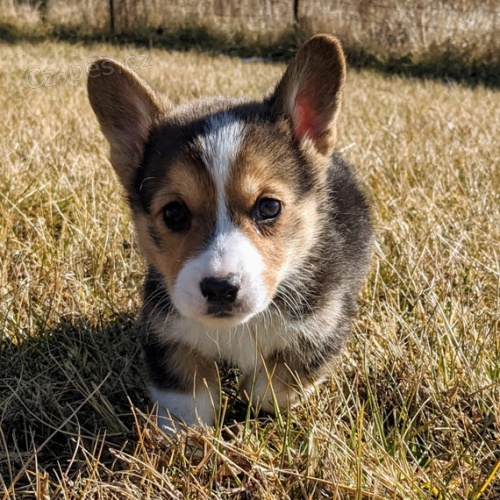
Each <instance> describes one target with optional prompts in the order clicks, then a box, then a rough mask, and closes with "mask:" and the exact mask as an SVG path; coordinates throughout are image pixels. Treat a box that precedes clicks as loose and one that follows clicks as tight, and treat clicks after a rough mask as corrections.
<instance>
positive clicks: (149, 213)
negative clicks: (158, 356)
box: [133, 109, 319, 326]
mask: <svg viewBox="0 0 500 500" xmlns="http://www.w3.org/2000/svg"><path fill="white" fill-rule="evenodd" d="M179 121H181V124H179ZM192 123H193V122H192V120H189V121H188V120H185V122H183V121H182V120H181V117H176V120H175V123H174V124H173V125H172V126H167V127H165V124H164V125H163V127H162V128H161V129H160V130H159V131H158V133H157V134H156V135H154V136H153V137H152V139H151V141H150V143H149V144H148V145H147V146H146V154H145V164H144V166H143V168H142V169H141V171H140V175H138V177H137V179H136V180H135V196H134V199H135V202H134V203H133V209H134V213H135V218H136V226H137V228H138V231H139V235H140V237H139V241H140V242H141V246H142V249H143V252H144V254H145V255H146V258H147V260H148V261H149V262H150V263H152V264H153V265H154V266H155V267H156V268H157V269H158V270H159V271H160V272H161V273H162V274H163V276H164V277H165V280H166V282H167V287H168V290H169V292H170V296H171V299H172V302H173V304H174V306H175V307H176V309H177V310H178V311H179V312H180V313H181V314H182V315H183V316H186V317H190V318H196V319H198V320H200V321H202V322H203V323H205V324H208V325H214V326H220V325H221V324H231V323H241V322H244V321H246V320H248V319H249V318H250V317H252V316H254V315H255V314H257V313H259V312H261V311H263V310H265V309H266V308H267V307H268V305H269V303H270V301H271V300H272V298H273V296H274V295H275V292H276V289H277V287H278V284H279V283H280V282H281V281H282V280H283V279H284V277H285V276H287V275H288V274H289V273H290V272H291V271H293V270H294V269H295V268H296V266H297V265H298V264H299V263H300V261H301V255H302V254H304V253H305V252H307V250H308V249H309V248H310V247H311V245H312V244H313V243H314V239H315V231H316V228H317V227H318V224H319V222H318V221H317V218H318V214H317V202H318V200H317V197H316V196H313V192H314V187H315V185H316V183H317V182H318V181H317V179H315V178H314V176H313V175H311V172H310V169H309V168H308V166H307V165H304V162H303V161H301V159H300V157H299V156H298V154H297V151H296V149H295V148H293V145H292V144H291V142H292V141H291V138H290V137H291V136H290V133H289V131H288V130H287V129H286V125H285V124H284V123H283V124H282V126H281V127H280V126H279V125H277V124H270V123H266V122H258V121H252V120H248V118H247V117H246V116H245V115H242V114H241V113H238V112H237V111H234V110H231V109H230V110H224V111H219V112H216V113H211V114H209V115H208V116H206V117H203V118H201V119H199V120H197V121H196V126H195V127H193V125H192ZM165 128H167V129H169V130H168V131H166V130H165ZM165 133H166V135H165ZM181 136H182V140H181V139H180V137H181ZM172 137H177V138H179V139H178V140H175V141H172V140H171V139H170V138H172ZM137 201H140V202H139V203H137Z"/></svg>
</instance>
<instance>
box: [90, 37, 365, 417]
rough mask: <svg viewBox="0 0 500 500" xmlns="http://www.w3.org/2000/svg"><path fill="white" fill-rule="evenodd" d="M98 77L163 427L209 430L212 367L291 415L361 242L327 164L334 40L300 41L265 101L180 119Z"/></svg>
mask: <svg viewBox="0 0 500 500" xmlns="http://www.w3.org/2000/svg"><path fill="white" fill-rule="evenodd" d="M110 69H111V70H112V71H110ZM106 70H108V71H110V72H109V74H108V75H105V72H106ZM94 74H95V76H94V77H93V76H92V73H91V74H90V77H89V96H90V100H91V103H92V106H93V108H94V111H95V112H96V115H97V117H98V118H99V121H100V123H101V128H102V130H103V132H104V134H105V135H106V137H107V138H108V140H109V142H110V145H111V161H112V164H113V166H114V168H115V170H116V171H117V173H118V175H119V177H120V180H121V181H122V183H123V185H124V186H125V188H126V190H127V195H128V199H129V202H130V206H131V208H132V212H133V215H134V220H135V223H136V227H137V230H138V234H139V242H140V245H141V248H142V251H143V253H144V255H145V257H146V259H147V261H148V264H149V270H148V276H147V279H146V284H145V297H144V307H143V309H142V313H141V319H140V324H141V330H142V332H143V346H144V354H145V360H146V366H147V367H148V371H149V378H150V381H151V396H152V399H154V400H155V401H158V405H159V408H160V415H165V416H167V417H169V416H170V414H172V415H174V416H175V417H178V418H180V419H182V420H184V421H185V422H186V423H187V424H196V423H200V422H201V423H208V424H211V423H213V422H214V419H215V418H216V412H217V406H218V402H219V381H218V372H217V366H218V364H219V363H224V364H229V365H233V366H236V367H238V368H239V369H240V370H241V372H242V390H243V391H244V392H245V393H246V394H247V395H249V396H250V397H251V399H252V402H253V403H254V404H255V405H256V406H259V407H262V408H264V409H266V410H272V409H273V408H274V405H275V404H277V405H278V406H279V407H281V408H286V407H287V406H288V405H290V404H293V403H295V402H296V400H297V398H298V396H299V394H300V393H301V392H306V393H307V392H308V391H310V390H311V389H312V387H314V385H315V384H316V383H319V382H321V381H322V380H323V379H324V377H325V376H326V375H327V373H328V370H329V368H330V367H331V365H332V362H333V360H334V358H335V356H336V355H337V354H338V353H339V351H340V349H341V348H342V346H343V344H344V342H345V339H346V338H347V335H348V331H349V327H350V319H351V318H352V316H353V314H354V311H355V304H356V295H357V292H358V290H359V287H360V285H361V283H362V280H363V278H364V275H365V273H366V268H367V266H368V261H369V252H370V245H371V224H370V217H369V209H368V205H367V202H366V200H365V197H364V195H363V193H362V191H361V189H360V188H359V186H358V183H357V182H356V180H355V178H354V176H353V174H352V172H351V169H350V167H349V166H348V165H347V164H346V163H345V162H344V161H343V160H342V159H341V158H340V157H339V156H337V155H334V154H333V153H332V152H333V147H334V144H335V126H334V125H335V120H336V117H337V114H338V111H339V108H340V95H341V90H342V86H343V82H344V76H345V65H344V59H343V55H342V52H341V49H340V46H339V45H338V42H337V41H336V40H335V39H334V38H332V37H328V36H318V37H314V38H313V39H311V40H310V41H309V42H308V44H306V45H305V46H304V47H303V48H302V49H301V51H299V53H298V55H297V56H296V58H295V59H294V61H292V63H291V64H290V65H289V67H288V69H287V71H286V73H285V75H284V77H283V79H282V80H281V82H280V83H279V84H278V86H277V88H276V90H275V92H274V93H273V94H272V95H271V96H270V97H269V98H267V99H265V100H263V101H262V102H253V101H248V102H247V101H239V100H232V99H227V98H218V99H212V100H202V101H198V102H195V103H192V104H189V105H185V106H181V107H177V108H175V107H173V106H172V105H170V104H169V103H168V102H166V101H164V100H163V101H162V100H160V99H159V98H158V97H157V96H156V95H155V94H154V93H153V92H152V91H150V90H149V88H148V87H147V86H145V84H144V83H143V82H141V81H140V80H139V79H138V78H137V77H136V76H135V75H133V74H131V73H130V72H128V71H127V70H126V69H125V68H123V67H121V66H120V65H118V64H117V63H115V62H112V61H109V60H102V61H99V62H97V63H95V65H94ZM167 423H168V424H169V425H170V424H171V421H170V420H167Z"/></svg>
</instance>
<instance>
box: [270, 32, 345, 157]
mask: <svg viewBox="0 0 500 500" xmlns="http://www.w3.org/2000/svg"><path fill="white" fill-rule="evenodd" d="M345 75H346V66H345V58H344V53H343V51H342V47H341V46H340V42H339V41H338V40H337V38H335V37H333V36H330V35H316V36H314V37H312V38H311V39H310V40H309V41H308V42H307V43H306V44H305V45H303V46H302V48H301V49H300V50H299V51H298V52H297V54H296V55H295V57H294V59H293V60H292V61H291V62H290V64H289V65H288V67H287V69H286V71H285V74H284V75H283V78H282V79H281V81H280V82H279V83H278V85H277V87H276V89H275V91H274V94H273V96H272V97H271V104H272V106H273V109H274V111H275V112H276V113H278V114H281V115H285V116H287V117H288V118H290V119H291V121H292V126H293V134H294V136H295V138H296V139H297V140H298V141H299V142H303V141H305V140H306V139H309V140H311V141H312V143H313V145H314V147H315V149H316V150H317V152H319V153H320V154H322V155H324V156H328V157H329V156H330V155H331V154H332V153H333V148H334V146H335V142H336V128H335V122H336V120H337V116H338V113H339V111H340V104H341V99H342V88H343V86H344V82H345Z"/></svg>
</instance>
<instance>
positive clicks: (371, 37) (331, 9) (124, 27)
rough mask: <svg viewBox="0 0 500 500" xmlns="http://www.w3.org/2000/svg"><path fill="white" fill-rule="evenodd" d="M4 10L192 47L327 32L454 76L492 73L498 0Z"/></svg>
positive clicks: (7, 4)
mask: <svg viewBox="0 0 500 500" xmlns="http://www.w3.org/2000/svg"><path fill="white" fill-rule="evenodd" d="M9 16H10V19H14V20H15V22H17V23H19V22H20V21H19V20H20V19H21V20H22V22H23V23H24V25H25V26H26V25H28V26H33V27H34V29H35V28H36V27H37V26H38V25H42V26H46V27H47V26H48V27H55V28H54V29H55V30H56V31H57V32H58V33H61V32H65V31H64V30H66V32H68V31H71V30H73V32H75V31H77V32H78V33H79V34H82V33H83V34H84V35H89V34H90V35H96V34H97V35H99V36H105V37H110V38H112V37H122V38H120V39H123V37H124V36H125V37H126V38H127V40H129V41H134V39H136V40H145V39H148V37H149V39H151V40H153V41H155V42H156V41H160V42H161V41H162V40H161V39H162V37H163V41H165V40H166V39H168V41H169V42H170V43H171V42H172V40H175V39H176V36H177V38H178V39H180V38H182V40H183V41H184V42H186V41H188V42H190V41H192V42H193V43H195V44H197V45H199V46H200V45H201V46H203V45H206V46H208V45H210V43H213V41H214V40H215V39H216V40H221V38H223V39H224V40H225V43H226V46H229V45H231V44H232V45H233V46H235V45H238V46H240V47H242V46H245V44H246V46H249V45H252V44H253V45H252V46H253V47H256V46H257V45H258V44H260V45H261V46H267V47H269V46H271V45H272V44H274V46H276V45H278V44H279V43H282V42H283V40H285V39H287V40H290V39H291V38H294V39H295V40H296V41H297V42H298V41H300V39H301V38H305V37H306V36H309V35H310V34H312V33H315V32H328V33H333V34H336V35H337V36H339V37H340V39H341V40H342V42H343V44H344V47H345V48H346V50H347V52H348V53H350V54H351V57H352V58H353V59H356V58H357V59H358V60H364V61H366V60H369V61H377V62H383V63H384V64H387V62H388V61H389V64H392V62H391V61H394V60H398V61H403V62H404V64H407V65H410V66H412V65H413V66H418V65H420V66H422V65H433V64H434V65H436V64H440V65H441V66H442V67H443V68H442V69H443V71H444V72H445V73H447V72H449V71H450V67H451V65H453V64H454V65H455V66H456V67H455V68H452V72H454V73H456V74H457V75H459V74H460V72H461V71H468V72H469V73H470V74H471V75H476V74H483V73H484V72H486V76H487V77H488V78H493V79H496V80H500V2H499V1H498V0H415V1H409V0H375V1H370V0H201V1H198V0H169V1H163V0H67V1H65V2H61V1H56V0H0V20H1V18H3V19H6V18H8V17H9ZM13 22H14V21H13ZM181 35H182V36H181ZM286 37H288V38H286ZM219 46H220V45H219ZM485 68H486V69H485ZM479 76H480V75H479Z"/></svg>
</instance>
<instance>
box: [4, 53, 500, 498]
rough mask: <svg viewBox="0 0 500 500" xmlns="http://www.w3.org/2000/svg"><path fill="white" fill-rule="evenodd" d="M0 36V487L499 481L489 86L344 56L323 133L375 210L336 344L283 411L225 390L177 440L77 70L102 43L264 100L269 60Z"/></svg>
mask: <svg viewBox="0 0 500 500" xmlns="http://www.w3.org/2000/svg"><path fill="white" fill-rule="evenodd" d="M1 52H2V56H3V57H2V59H1V61H0V106H1V109H2V114H3V118H2V120H1V121H0V157H1V158H2V166H1V167H0V186H1V190H0V342H1V351H0V477H1V479H0V498H3V499H8V498H33V497H37V498H40V499H49V498H50V499H51V498H71V499H73V498H110V499H111V498H113V499H115V498H116V499H118V498H119V499H122V498H127V499H138V498H151V499H155V498H239V499H249V498H263V499H274V498H306V499H309V498H310V499H316V498H317V499H320V498H356V499H361V498H363V499H372V498H374V499H375V498H380V499H389V498H401V499H427V498H439V499H462V498H464V499H465V498H470V499H475V500H476V499H478V498H485V499H486V498H489V499H494V498H499V497H500V476H499V469H500V337H499V324H500V320H499V310H500V279H499V276H500V224H499V221H500V172H499V163H498V161H499V160H498V152H499V151H500V136H499V133H498V131H499V130H500V114H499V113H498V109H499V108H500V93H499V92H498V91H495V90H492V89H485V88H482V87H480V86H479V87H476V88H475V89H470V88H466V87H462V86H458V85H443V84H440V83H437V82H429V81H423V80H410V79H403V78H400V77H384V76H381V75H380V74H377V73H373V72H369V71H364V72H354V71H351V72H350V73H349V79H348V87H347V89H346V93H345V105H344V108H343V112H342V115H341V118H340V131H339V138H340V143H339V149H340V150H341V151H343V152H344V154H345V155H346V156H347V157H348V158H349V159H350V160H351V161H352V162H353V163H354V164H355V165H356V166H357V170H358V173H359V176H360V177H361V178H362V179H363V180H364V182H365V183H366V185H367V187H368V189H369V191H370V194H371V199H372V202H373V207H374V213H375V214H376V226H377V244H376V250H375V255H374V261H373V269H372V272H371V275H370V279H369V282H368V283H367V285H366V287H365V288H364V290H363V293H362V295H361V298H360V311H359V315H358V319H357V321H356V322H355V324H354V328H353V336H352V340H351V341H350V343H349V344H348V347H347V349H346V350H345V351H344V354H343V356H342V357H341V359H340V361H339V365H338V369H337V371H336V373H335V375H334V376H333V378H332V380H331V381H330V382H329V383H327V384H325V385H324V386H323V387H322V388H321V389H320V390H319V391H318V393H317V394H315V395H314V396H313V398H312V399H311V400H310V401H309V402H304V404H303V406H301V407H299V408H297V409H296V410H294V411H293V412H292V413H291V414H289V415H283V416H281V417H276V418H274V419H270V418H261V419H256V418H254V417H253V416H252V415H251V414H246V415H245V411H243V417H241V412H238V411H236V410H235V409H234V404H233V399H232V395H231V394H228V397H227V402H228V404H227V411H226V419H225V425H224V426H222V427H221V428H217V429H215V430H214V431H213V432H212V433H210V432H207V433H202V434H200V433H197V432H196V431H191V432H189V434H188V436H187V438H186V439H185V440H184V441H181V442H175V443H173V442H171V441H169V440H168V439H167V438H165V437H164V436H163V435H162V434H161V433H160V432H159V431H158V430H157V429H156V428H155V426H154V424H153V423H152V422H151V419H150V417H149V414H148V412H147V399H146V393H145V388H144V380H143V378H142V375H141V370H140V361H139V353H138V345H137V341H136V340H135V338H134V335H133V329H134V327H133V325H134V317H135V314H136V312H137V309H138V307H139V305H140V286H141V280H142V274H143V271H144V265H143V262H142V260H141V258H140V256H139V255H138V254H137V251H136V242H135V240H134V235H133V231H132V226H131V221H130V218H129V215H128V213H127V210H126V207H125V203H124V202H123V200H122V197H121V191H120V189H119V186H118V182H117V180H116V179H115V175H114V173H113V171H112V169H111V167H110V166H109V164H108V162H107V159H106V158H107V145H106V144H105V142H104V139H103V138H102V136H101V135H100V133H99V131H98V126H97V123H96V120H95V119H94V117H93V114H92V111H91V109H90V106H89V104H88V102H87V98H86V91H85V78H84V73H85V66H86V65H87V64H88V63H89V62H90V61H91V60H92V59H93V58H94V57H95V56H98V55H108V56H113V57H115V58H117V59H119V60H121V61H124V62H125V63H128V64H129V65H131V66H133V67H135V68H137V69H139V71H140V74H141V75H142V76H143V77H144V78H146V79H147V80H148V81H149V82H150V83H151V84H152V85H153V86H155V87H157V88H159V89H160V90H162V91H164V92H166V93H167V94H168V95H169V96H170V97H171V98H172V99H174V100H176V101H184V100H188V99H192V98H195V97H199V96H201V95H205V94H208V95H210V94H226V93H227V94H233V95H234V94H236V95H241V94H247V95H251V96H254V97H258V96H260V95H262V94H263V93H264V92H266V91H268V90H269V89H270V88H271V87H272V85H273V84H274V82H275V81H276V79H277V78H278V77H279V75H280V74H281V72H282V71H283V68H284V66H283V65H282V64H274V63H263V62H245V61H242V60H240V59H236V58H233V59H231V58H228V57H223V56H218V57H216V56H214V57H211V56H207V55H200V54H196V53H192V52H184V53H176V52H165V51H160V50H152V51H151V52H146V51H145V50H142V51H141V50H138V49H127V48H122V49H118V48H117V47H114V46H108V45H94V46H87V47H85V46H81V45H69V44H64V43H45V44H35V45H30V44H17V45H2V46H1ZM236 416H239V418H238V419H236Z"/></svg>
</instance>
